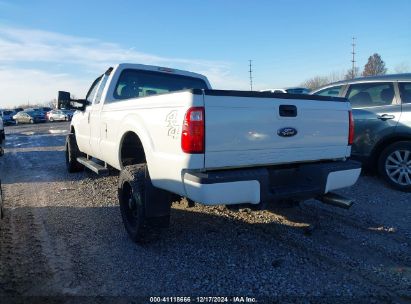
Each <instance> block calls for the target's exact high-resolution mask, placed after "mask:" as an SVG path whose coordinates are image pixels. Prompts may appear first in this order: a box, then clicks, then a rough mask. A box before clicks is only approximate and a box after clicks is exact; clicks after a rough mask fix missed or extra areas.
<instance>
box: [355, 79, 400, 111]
mask: <svg viewBox="0 0 411 304" xmlns="http://www.w3.org/2000/svg"><path fill="white" fill-rule="evenodd" d="M394 97H395V94H394V87H393V85H392V83H391V82H379V83H358V84H352V85H350V88H349V90H348V92H347V98H348V99H349V100H350V102H351V105H352V106H353V107H359V108H362V107H378V106H386V105H391V104H392V103H393V100H394Z"/></svg>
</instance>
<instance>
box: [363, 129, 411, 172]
mask: <svg viewBox="0 0 411 304" xmlns="http://www.w3.org/2000/svg"><path fill="white" fill-rule="evenodd" d="M399 141H411V137H409V136H397V137H390V138H387V139H384V140H382V141H381V142H379V143H378V144H377V145H376V146H375V147H374V149H373V150H372V153H371V162H370V163H371V165H372V167H374V168H376V166H377V165H378V158H379V157H380V155H381V152H382V151H384V149H385V148H387V147H388V146H389V145H391V144H393V143H396V142H399Z"/></svg>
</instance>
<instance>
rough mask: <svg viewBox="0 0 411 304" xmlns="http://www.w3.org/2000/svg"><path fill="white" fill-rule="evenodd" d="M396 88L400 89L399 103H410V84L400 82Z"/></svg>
mask: <svg viewBox="0 0 411 304" xmlns="http://www.w3.org/2000/svg"><path fill="white" fill-rule="evenodd" d="M398 86H399V87H400V94H401V102H402V103H411V82H400V83H398Z"/></svg>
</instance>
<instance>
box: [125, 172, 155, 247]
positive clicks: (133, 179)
mask: <svg viewBox="0 0 411 304" xmlns="http://www.w3.org/2000/svg"><path fill="white" fill-rule="evenodd" d="M146 174H147V176H148V172H147V166H146V164H139V165H131V166H126V167H125V168H124V169H123V170H122V171H121V172H120V176H119V179H118V200H119V203H120V212H121V217H122V219H123V224H124V228H125V229H126V231H127V234H128V236H129V237H130V238H131V240H133V242H136V243H140V242H141V241H142V240H143V239H144V236H145V235H146V234H147V230H148V225H147V221H146V218H145V204H146V203H148V202H146V201H145V199H146V198H145V185H146V182H145V180H146V178H147V177H146Z"/></svg>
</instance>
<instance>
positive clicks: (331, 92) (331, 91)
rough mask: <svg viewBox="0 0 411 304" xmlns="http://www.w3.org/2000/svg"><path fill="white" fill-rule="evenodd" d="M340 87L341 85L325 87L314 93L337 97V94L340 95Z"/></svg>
mask: <svg viewBox="0 0 411 304" xmlns="http://www.w3.org/2000/svg"><path fill="white" fill-rule="evenodd" d="M341 88H342V86H336V87H331V88H327V89H324V90H321V91H318V92H317V93H315V94H314V95H320V96H334V97H337V96H338V95H340V91H341Z"/></svg>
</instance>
